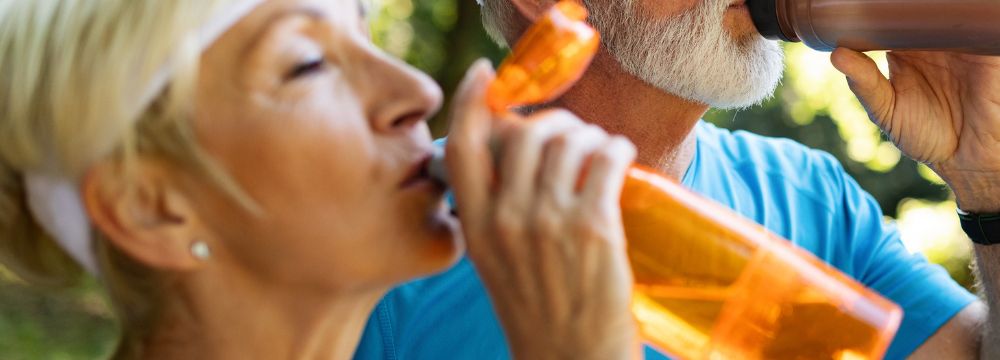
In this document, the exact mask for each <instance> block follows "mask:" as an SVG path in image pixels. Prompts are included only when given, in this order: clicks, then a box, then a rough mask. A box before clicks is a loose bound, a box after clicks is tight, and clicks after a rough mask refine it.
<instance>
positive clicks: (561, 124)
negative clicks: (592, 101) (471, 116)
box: [498, 110, 586, 217]
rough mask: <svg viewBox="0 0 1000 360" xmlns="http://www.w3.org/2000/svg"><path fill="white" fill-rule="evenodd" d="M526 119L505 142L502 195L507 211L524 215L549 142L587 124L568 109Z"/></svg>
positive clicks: (502, 164)
mask: <svg viewBox="0 0 1000 360" xmlns="http://www.w3.org/2000/svg"><path fill="white" fill-rule="evenodd" d="M526 121H527V122H526V123H524V124H523V126H521V127H520V128H518V130H517V131H515V132H513V133H512V134H509V135H508V136H507V139H505V140H506V141H504V145H503V150H502V154H503V155H502V157H501V159H500V191H499V194H498V196H499V202H500V206H501V207H503V210H504V211H512V212H515V213H518V214H521V215H520V216H522V217H523V214H525V213H528V212H529V210H530V209H531V204H532V203H533V202H534V201H535V196H536V195H537V192H536V191H535V187H536V186H537V183H538V177H539V174H540V170H541V169H540V166H541V165H542V151H543V150H544V148H545V146H546V144H548V143H549V142H551V141H553V139H557V138H558V137H559V136H560V135H561V134H564V133H566V132H569V131H573V130H575V129H580V128H583V127H584V126H586V125H584V123H583V122H582V121H580V120H579V119H578V118H577V117H576V116H574V115H573V114H571V113H569V112H567V111H564V110H556V111H546V112H544V113H541V114H538V115H536V116H533V117H531V118H529V119H528V120H526Z"/></svg>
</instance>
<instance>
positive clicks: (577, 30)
mask: <svg viewBox="0 0 1000 360" xmlns="http://www.w3.org/2000/svg"><path fill="white" fill-rule="evenodd" d="M586 17H587V11H586V9H584V8H583V7H582V6H580V5H578V4H577V3H575V2H570V1H562V2H559V3H557V4H556V5H555V6H554V7H553V9H551V10H549V11H548V12H547V13H546V15H545V16H543V17H541V18H540V19H539V20H538V21H537V22H536V23H535V25H534V26H532V27H531V28H530V29H528V31H527V32H526V33H525V35H524V36H523V37H522V39H521V41H520V42H519V43H518V44H517V45H516V46H515V47H514V50H513V52H512V55H511V56H510V57H509V58H508V59H506V60H505V61H504V63H503V64H502V65H501V66H500V69H499V70H498V72H497V79H496V81H495V82H494V83H493V84H492V85H491V87H490V89H489V92H488V95H487V96H488V104H489V106H490V107H491V108H492V110H493V111H495V112H503V111H507V109H509V108H510V107H514V106H523V105H532V104H540V103H544V102H547V101H551V100H553V99H555V98H556V97H558V96H560V95H561V94H562V93H563V92H564V91H565V90H566V89H568V88H569V87H570V86H571V85H572V84H573V83H575V82H576V81H577V80H579V78H580V76H582V74H583V72H584V70H585V69H586V68H587V66H588V65H589V64H590V61H591V60H592V59H593V56H594V54H595V53H596V52H597V48H598V45H599V37H598V34H597V32H596V31H594V30H593V29H592V28H591V27H590V26H588V25H587V24H586V22H585V19H586ZM621 209H622V217H623V220H624V224H625V235H626V238H627V241H628V253H629V258H630V261H631V265H632V271H633V273H634V276H635V281H636V283H635V293H634V295H633V304H632V310H633V313H634V315H635V317H636V320H637V322H638V324H639V327H640V332H641V334H642V337H643V339H644V340H645V341H647V342H649V343H651V344H652V345H653V346H654V347H656V348H658V349H660V350H662V351H663V352H665V353H667V354H669V355H671V356H674V357H677V358H682V359H876V358H881V357H882V356H883V355H884V353H885V351H886V349H887V348H888V346H889V343H890V342H891V340H892V338H893V336H894V334H895V332H896V329H897V328H898V326H899V322H900V320H901V318H902V312H901V310H900V309H899V307H898V306H897V305H896V304H894V303H892V302H890V301H889V300H886V299H885V298H883V297H882V296H880V295H878V294H876V293H875V292H873V291H871V290H869V289H867V288H865V287H864V286H863V285H861V284H860V283H858V282H856V281H854V280H852V279H850V278H848V277H847V276H845V275H844V274H842V273H841V272H840V271H838V270H836V269H834V268H832V267H830V266H829V265H827V264H825V263H823V262H822V261H820V260H819V259H817V258H816V257H815V256H813V255H812V254H810V253H808V252H806V251H804V250H802V249H799V248H796V247H794V246H793V245H792V244H791V243H790V242H788V241H787V240H784V239H781V238H779V237H778V236H776V235H774V234H772V233H770V232H768V231H767V230H766V229H764V228H763V227H761V226H760V225H757V224H756V223H753V222H752V221H749V220H747V219H745V218H743V217H741V216H739V215H738V214H736V213H734V212H732V211H731V210H729V209H727V208H725V207H723V206H721V205H719V204H716V203H714V202H712V201H710V200H706V199H704V198H702V197H700V196H699V195H696V194H694V193H692V192H691V191H689V190H687V189H684V188H683V187H682V186H681V185H680V184H678V183H677V182H676V181H674V180H671V179H668V178H666V177H663V176H660V175H658V174H656V173H655V172H654V171H651V170H647V169H644V168H641V167H638V166H634V167H633V168H631V169H630V170H629V172H628V178H627V179H626V181H625V185H624V189H623V190H622V196H621Z"/></svg>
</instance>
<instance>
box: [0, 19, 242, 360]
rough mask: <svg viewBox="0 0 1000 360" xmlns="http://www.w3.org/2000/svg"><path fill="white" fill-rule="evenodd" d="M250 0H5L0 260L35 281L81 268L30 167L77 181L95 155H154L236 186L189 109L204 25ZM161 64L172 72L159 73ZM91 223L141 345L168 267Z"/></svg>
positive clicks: (0, 27)
mask: <svg viewBox="0 0 1000 360" xmlns="http://www.w3.org/2000/svg"><path fill="white" fill-rule="evenodd" d="M242 1H245V0H0V144H2V145H0V262H2V263H3V264H4V265H5V266H6V267H7V268H8V269H10V270H11V271H13V272H14V273H15V274H17V275H18V276H19V277H21V278H23V279H25V280H27V281H29V282H32V283H36V284H44V285H51V284H69V283H73V282H75V280H76V279H78V278H79V277H80V274H81V269H80V266H79V265H77V264H75V263H74V262H73V260H71V259H70V257H69V256H68V255H67V254H66V253H65V252H64V251H63V250H62V249H61V248H60V247H59V246H57V245H56V243H55V242H54V241H53V239H52V238H50V236H49V234H47V233H46V232H45V231H44V230H43V229H42V228H41V227H40V226H39V222H38V220H37V219H34V218H33V217H32V216H31V212H30V211H29V208H28V201H27V198H26V193H25V192H26V190H25V186H24V176H25V173H30V172H40V171H41V172H47V173H56V174H58V175H59V176H62V177H65V178H68V179H79V178H80V176H81V175H82V172H83V171H85V170H86V169H87V168H88V166H90V165H92V164H93V163H94V162H95V161H97V160H101V159H106V158H108V157H115V158H116V159H118V160H120V162H121V163H122V164H123V165H126V166H124V168H125V169H127V168H128V166H127V164H128V162H129V161H130V159H133V158H135V156H136V155H143V156H145V155H150V156H157V157H162V158H165V159H168V160H170V161H174V162H176V163H177V164H179V165H182V166H185V169H191V170H194V171H196V172H198V173H201V174H205V175H207V176H209V177H210V178H212V179H214V180H218V182H219V183H220V184H221V185H223V187H224V188H227V189H230V190H232V189H234V188H235V187H233V186H232V184H231V183H230V182H229V181H228V180H227V178H226V177H225V176H223V175H222V174H221V173H220V172H219V171H218V170H217V168H216V167H213V166H211V164H210V161H209V160H208V159H207V158H206V157H205V156H204V155H203V154H202V153H201V152H200V151H198V147H197V144H196V141H195V139H194V136H192V134H191V130H190V124H189V121H190V116H189V114H190V109H191V107H192V106H193V102H194V98H193V88H194V83H195V80H196V78H197V64H198V61H199V57H200V52H201V50H202V49H201V46H202V45H204V44H201V42H203V39H199V31H198V29H200V28H201V27H202V26H204V25H205V24H206V23H207V22H208V21H209V20H210V19H211V18H212V16H213V15H214V14H216V13H217V12H218V11H220V10H224V9H226V8H227V6H229V5H232V4H234V3H239V2H242ZM165 68H169V69H171V71H170V72H169V79H166V78H164V79H158V77H163V75H164V71H163V70H164V69H165ZM162 80H166V81H163V84H162V85H163V86H157V85H156V83H157V82H158V81H162ZM91 232H92V233H93V234H94V239H95V240H96V241H95V242H94V243H95V244H94V247H95V249H94V250H95V252H96V253H97V254H98V260H99V265H100V272H101V276H102V278H103V279H102V280H103V281H104V282H105V284H106V286H107V287H108V290H109V292H110V294H111V299H112V301H113V302H114V304H115V308H116V310H117V312H118V314H119V318H120V321H121V322H122V326H123V328H124V330H125V331H124V333H125V334H126V338H125V339H123V341H122V345H123V346H125V347H128V346H132V345H136V343H135V342H134V341H130V337H134V338H141V336H143V334H142V333H141V331H142V330H143V329H148V328H149V327H150V326H149V325H150V324H149V322H150V321H155V319H156V316H157V311H158V309H159V302H158V300H159V299H162V296H160V293H161V292H162V291H163V288H164V286H163V283H164V281H166V279H165V275H164V274H157V273H156V272H154V271H152V270H151V269H148V268H147V267H145V266H142V265H141V264H139V263H137V262H135V261H133V260H131V259H130V258H128V257H127V256H125V255H123V254H121V253H119V252H118V251H116V250H115V249H114V248H113V247H111V246H109V245H108V242H107V241H106V240H105V239H102V238H100V234H98V232H97V231H93V230H91ZM133 340H134V339H133ZM135 351H136V349H127V348H122V349H121V351H120V354H121V353H123V352H124V353H132V354H136V352H135ZM126 356H128V355H126Z"/></svg>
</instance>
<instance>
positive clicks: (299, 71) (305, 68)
mask: <svg viewBox="0 0 1000 360" xmlns="http://www.w3.org/2000/svg"><path fill="white" fill-rule="evenodd" d="M324 68H326V59H324V58H316V59H312V60H309V61H305V62H301V63H299V64H298V65H295V67H293V68H292V70H290V71H289V72H288V75H286V76H285V79H286V80H288V81H292V80H296V79H299V78H302V77H306V76H309V75H313V74H316V73H318V72H320V71H322V70H323V69H324Z"/></svg>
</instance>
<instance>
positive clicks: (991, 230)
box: [958, 209, 1000, 245]
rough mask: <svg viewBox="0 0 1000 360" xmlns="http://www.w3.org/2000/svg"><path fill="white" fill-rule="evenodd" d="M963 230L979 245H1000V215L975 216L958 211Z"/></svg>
mask: <svg viewBox="0 0 1000 360" xmlns="http://www.w3.org/2000/svg"><path fill="white" fill-rule="evenodd" d="M958 218H959V219H960V220H961V222H962V230H964V231H965V234H967V235H969V238H970V239H972V242H974V243H976V244H979V245H996V244H1000V214H973V213H968V212H965V211H962V209H958Z"/></svg>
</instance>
